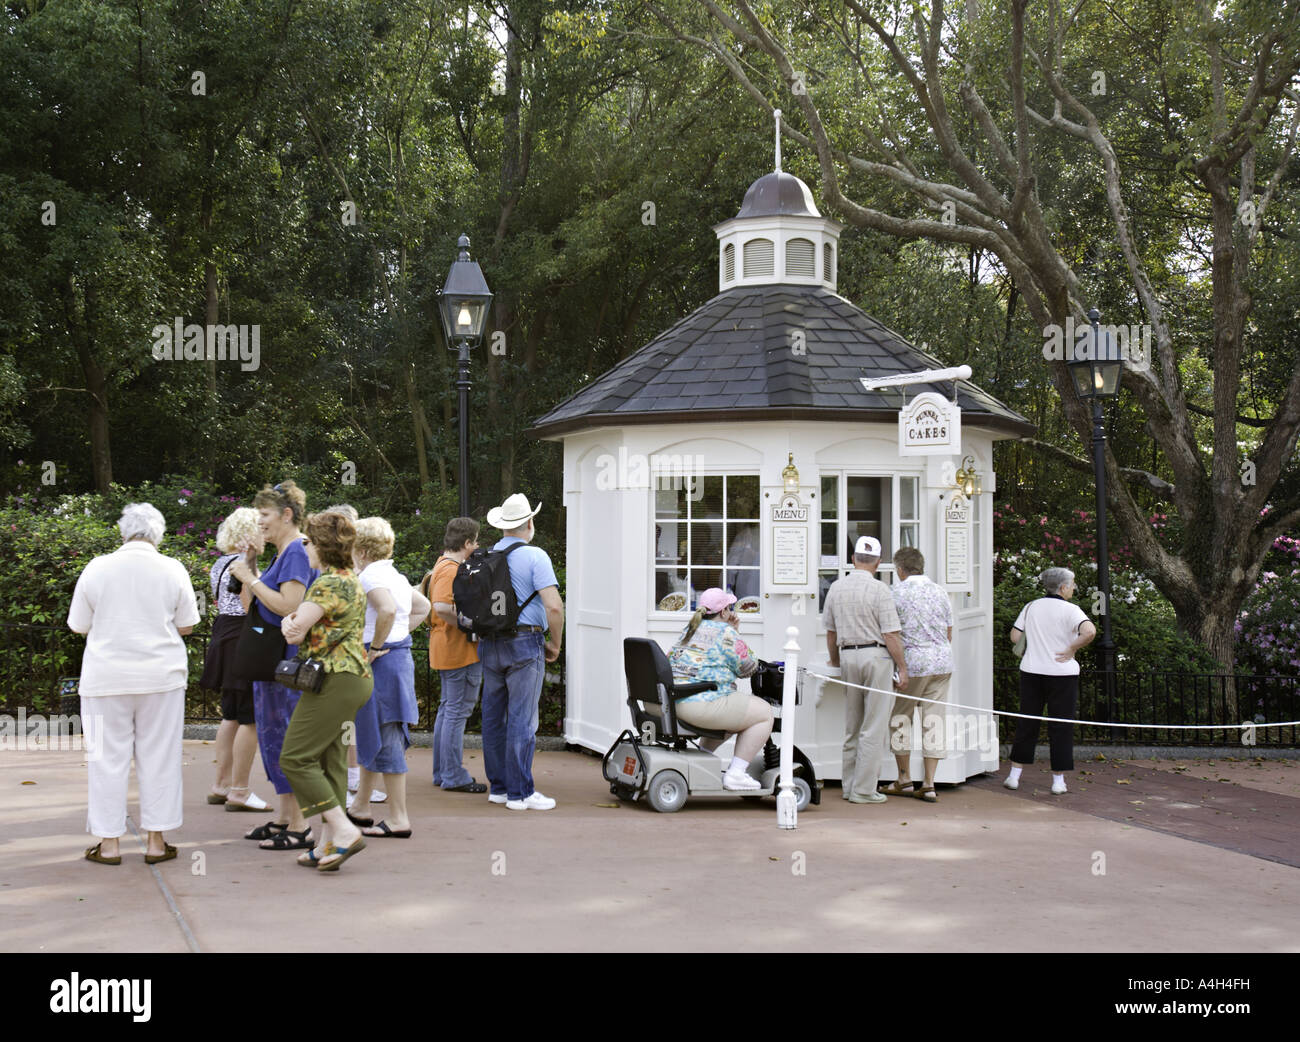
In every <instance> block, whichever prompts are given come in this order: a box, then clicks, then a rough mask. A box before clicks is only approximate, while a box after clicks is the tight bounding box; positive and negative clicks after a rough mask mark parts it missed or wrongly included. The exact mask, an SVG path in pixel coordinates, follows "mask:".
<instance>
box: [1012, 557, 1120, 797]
mask: <svg viewBox="0 0 1300 1042" xmlns="http://www.w3.org/2000/svg"><path fill="white" fill-rule="evenodd" d="M1039 581H1040V582H1041V583H1042V584H1043V592H1044V594H1045V596H1043V597H1040V598H1038V600H1036V601H1030V602H1029V603H1028V604H1026V605H1025V606H1024V607H1023V608H1021V609H1020V614H1019V615H1018V616H1016V623H1015V625H1014V626H1012V627H1011V643H1012V644H1019V642H1020V639H1021V638H1022V637H1023V638H1024V640H1025V646H1024V648H1023V655H1022V657H1021V659H1020V711H1021V712H1022V713H1024V714H1026V715H1027V716H1043V715H1046V716H1055V717H1060V718H1064V719H1071V720H1072V719H1074V717H1075V714H1076V713H1077V712H1078V707H1079V663H1077V662H1076V661H1074V655H1075V652H1077V651H1079V650H1080V649H1082V648H1084V647H1086V646H1087V645H1088V644H1090V643H1091V642H1092V640H1093V638H1094V637H1096V636H1097V627H1096V626H1094V625H1093V624H1092V623H1091V622H1089V621H1088V616H1087V615H1085V614H1084V613H1083V609H1082V608H1080V607H1079V606H1078V605H1077V604H1071V603H1070V598H1071V597H1073V596H1074V573H1073V572H1072V571H1070V569H1068V568H1048V569H1047V571H1045V572H1043V574H1042V575H1040V576H1039ZM1044 706H1046V708H1047V712H1046V714H1044V713H1043V708H1044ZM1047 740H1048V742H1049V743H1050V745H1051V750H1052V792H1053V793H1054V794H1055V795H1057V796H1060V795H1062V794H1063V793H1065V792H1066V791H1067V790H1066V788H1065V772H1066V771H1072V770H1074V725H1073V724H1048V725H1047ZM1037 742H1038V721H1037V720H1025V719H1023V718H1021V719H1018V720H1017V721H1016V738H1015V741H1014V742H1013V743H1012V745H1011V763H1012V767H1011V773H1010V774H1008V775H1007V778H1006V781H1004V782H1003V783H1002V784H1003V785H1005V786H1006V787H1007V788H1008V789H1018V788H1020V771H1021V768H1022V765H1027V764H1031V763H1033V762H1034V746H1035V744H1036V743H1037Z"/></svg>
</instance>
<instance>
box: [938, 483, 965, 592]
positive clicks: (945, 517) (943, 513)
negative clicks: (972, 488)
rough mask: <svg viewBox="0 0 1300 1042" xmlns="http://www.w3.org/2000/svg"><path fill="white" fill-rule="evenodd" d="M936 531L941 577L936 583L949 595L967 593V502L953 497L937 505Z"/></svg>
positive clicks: (958, 497)
mask: <svg viewBox="0 0 1300 1042" xmlns="http://www.w3.org/2000/svg"><path fill="white" fill-rule="evenodd" d="M939 515H940V522H941V524H940V531H941V532H942V533H943V536H942V544H941V546H940V550H941V552H942V554H943V575H942V577H941V579H940V584H941V585H942V586H944V587H945V588H946V589H948V590H949V591H951V592H962V591H969V590H970V588H971V525H970V501H969V500H968V499H966V498H965V497H964V496H959V495H958V496H953V497H952V498H951V499H949V500H948V501H947V503H946V504H945V503H940V505H939Z"/></svg>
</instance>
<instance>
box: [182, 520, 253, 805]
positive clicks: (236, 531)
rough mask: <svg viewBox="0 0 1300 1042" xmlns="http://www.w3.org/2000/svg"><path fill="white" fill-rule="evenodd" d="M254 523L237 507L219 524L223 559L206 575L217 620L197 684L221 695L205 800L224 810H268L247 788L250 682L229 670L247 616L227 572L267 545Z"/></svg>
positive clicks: (250, 739) (250, 752)
mask: <svg viewBox="0 0 1300 1042" xmlns="http://www.w3.org/2000/svg"><path fill="white" fill-rule="evenodd" d="M257 521H258V518H257V511H256V510H254V509H252V507H240V508H239V509H238V510H235V511H232V512H231V514H230V516H229V517H227V518H226V519H225V520H224V521H222V522H221V524H220V526H218V528H217V549H218V550H220V551H221V555H222V556H220V557H218V558H217V559H216V560H215V561H214V562H213V563H212V571H211V573H210V575H209V582H210V583H211V584H212V603H213V604H215V605H216V606H217V617H216V620H215V621H214V622H213V623H212V636H211V637H210V638H209V640H208V654H207V658H206V659H205V660H204V663H203V676H202V677H201V678H200V680H199V685H200V686H201V687H204V688H206V689H207V690H209V691H219V692H221V726H220V727H218V728H217V743H216V745H217V776H216V778H215V780H214V781H213V783H212V791H211V792H209V793H208V802H209V803H213V804H218V805H219V804H225V807H226V810H228V811H264V810H268V809H270V807H269V804H268V803H267V802H266V801H265V800H264V799H262V798H261V797H260V796H258V795H257V793H255V792H251V791H250V790H249V787H248V775H249V773H250V772H251V771H252V769H253V755H254V754H255V753H256V752H257V727H256V714H255V713H254V709H253V684H252V682H251V681H248V680H244V679H243V678H242V677H238V676H236V675H235V672H234V657H235V645H236V644H238V643H239V634H240V633H241V632H242V631H243V628H244V618H245V616H247V614H248V612H247V611H245V610H244V605H243V603H242V602H241V601H240V597H239V594H240V590H241V589H242V587H243V583H241V582H240V581H239V580H238V579H236V578H235V576H234V575H233V574H232V573H231V571H230V569H231V566H232V565H233V564H235V562H237V561H239V560H240V559H242V558H245V557H248V558H251V559H252V560H254V561H256V560H257V558H258V557H259V556H260V555H261V553H262V548H263V546H264V545H265V542H266V541H265V539H264V538H263V536H262V531H261V528H260V527H259V526H258V523H257Z"/></svg>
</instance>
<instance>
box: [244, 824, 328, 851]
mask: <svg viewBox="0 0 1300 1042" xmlns="http://www.w3.org/2000/svg"><path fill="white" fill-rule="evenodd" d="M310 836H311V828H310V826H309V827H308V828H305V829H303V830H302V831H301V832H294V831H293V830H292V829H288V828H286V829H285V830H284V831H283V832H277V833H276V834H275V835H274V836H272V837H271V838H270V839H267V840H263V841H262V842H261V843H259V844H258V846H259V847H261V848H262V849H263V850H307V849H308V848H310V847H315V846H316V844H315V843H314V842H313V841H312V840H311V839H310ZM267 844H270V845H269V846H268V845H267Z"/></svg>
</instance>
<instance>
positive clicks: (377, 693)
mask: <svg viewBox="0 0 1300 1042" xmlns="http://www.w3.org/2000/svg"><path fill="white" fill-rule="evenodd" d="M394 541H395V537H394V535H393V527H392V525H390V524H389V523H388V522H387V521H385V520H384V519H383V518H382V517H363V518H362V519H361V520H360V521H358V522H357V525H356V538H355V540H354V541H353V543H352V562H353V565H354V566H355V568H356V572H357V578H358V579H359V580H360V582H361V588H362V589H363V590H364V591H365V594H366V622H365V630H364V632H363V634H362V641H363V642H364V643H365V646H366V661H367V662H369V664H370V668H371V670H372V671H373V672H374V677H375V686H374V691H373V693H372V694H371V696H370V698H369V700H367V702H366V704H365V705H363V706H362V707H361V708H360V709H359V710H357V715H356V725H357V729H356V738H357V741H356V750H357V760H358V762H359V763H360V764H361V783H360V785H359V786H358V787H357V796H356V799H355V800H354V801H353V806H355V807H356V808H357V810H358V812H359V815H358V816H357V817H354V818H353V819H352V820H353V823H354V824H357V825H361V826H362V830H361V831H362V833H363V834H364V835H366V836H377V837H381V838H392V839H409V838H410V835H411V819H410V817H409V816H408V814H407V810H406V750H407V748H408V747H409V746H410V744H411V739H410V734H409V728H410V725H411V724H413V723H415V722H416V721H417V720H418V719H419V718H420V711H419V707H418V705H417V704H416V701H415V660H414V659H412V657H411V630H413V629H415V628H416V627H417V626H419V625H420V624H421V623H422V622H424V620H425V618H426V617H427V616H428V614H429V608H430V604H429V601H428V599H427V598H426V597H424V596H423V595H421V594H420V593H419V592H418V591H417V590H413V589H412V588H411V584H410V583H409V582H408V581H407V579H406V576H404V575H403V574H402V573H401V572H399V571H398V570H397V568H396V567H395V566H394V564H393V544H394ZM380 774H382V775H383V776H384V788H385V789H386V790H387V792H388V804H389V806H388V810H387V811H386V812H385V817H384V820H383V821H381V822H379V824H377V825H374V824H372V819H370V818H368V817H365V816H364V814H365V808H366V805H367V804H368V803H369V802H370V790H371V787H372V786H373V784H374V781H375V777H376V776H377V775H380Z"/></svg>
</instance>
